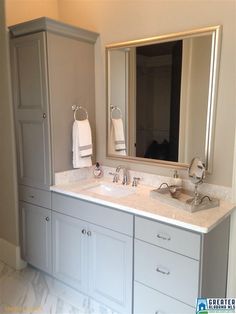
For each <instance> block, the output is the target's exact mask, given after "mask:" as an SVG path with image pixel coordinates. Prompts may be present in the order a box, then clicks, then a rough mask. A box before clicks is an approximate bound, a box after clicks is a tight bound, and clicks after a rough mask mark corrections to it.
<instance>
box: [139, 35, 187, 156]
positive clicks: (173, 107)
mask: <svg viewBox="0 0 236 314" xmlns="http://www.w3.org/2000/svg"><path fill="white" fill-rule="evenodd" d="M182 47H183V41H182V40H178V41H171V42H167V43H162V44H160V43H158V44H154V45H147V46H141V47H137V48H136V75H137V76H136V80H137V81H136V84H137V85H136V86H137V88H136V101H137V103H136V105H137V107H136V122H137V123H136V156H137V157H145V158H151V159H159V160H167V161H178V154H179V121H180V94H181V71H182Z"/></svg>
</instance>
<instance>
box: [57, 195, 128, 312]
mask: <svg viewBox="0 0 236 314" xmlns="http://www.w3.org/2000/svg"><path fill="white" fill-rule="evenodd" d="M52 208H53V213H52V226H53V227H52V235H53V236H52V238H53V275H54V276H55V277H56V278H58V279H60V280H62V281H64V282H65V283H67V284H69V285H71V286H72V287H74V288H76V289H78V290H80V291H81V292H83V293H85V294H86V295H88V296H89V297H92V298H94V299H95V300H97V301H99V302H101V303H103V304H105V305H106V306H108V307H110V308H111V309H114V310H115V311H117V312H118V313H126V314H128V313H129V314H131V312H132V286H133V285H132V274H133V271H132V269H133V267H132V265H133V217H132V215H130V214H127V213H122V212H119V211H117V210H114V209H112V208H107V207H105V206H101V205H97V204H93V203H89V202H86V201H82V200H79V199H74V198H71V197H66V196H62V195H59V194H57V193H52ZM68 215H69V216H68Z"/></svg>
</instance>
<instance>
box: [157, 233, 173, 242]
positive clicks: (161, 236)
mask: <svg viewBox="0 0 236 314" xmlns="http://www.w3.org/2000/svg"><path fill="white" fill-rule="evenodd" d="M157 238H158V239H162V240H166V241H170V240H171V237H170V236H164V235H162V234H160V233H158V234H157Z"/></svg>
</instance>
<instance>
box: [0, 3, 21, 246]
mask: <svg viewBox="0 0 236 314" xmlns="http://www.w3.org/2000/svg"><path fill="white" fill-rule="evenodd" d="M8 61H9V60H8V42H7V33H6V31H5V16H4V2H3V1H0V69H1V71H0V95H1V99H0V102H1V103H0V145H1V153H0V238H4V239H5V240H7V241H9V242H11V243H13V244H18V211H17V202H16V200H17V195H16V166H15V165H16V159H15V147H14V140H13V138H14V136H13V133H14V131H13V121H12V120H13V119H12V109H11V97H10V83H9V79H10V78H9V63H8Z"/></svg>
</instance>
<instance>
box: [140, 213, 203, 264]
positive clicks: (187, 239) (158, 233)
mask: <svg viewBox="0 0 236 314" xmlns="http://www.w3.org/2000/svg"><path fill="white" fill-rule="evenodd" d="M135 238H137V239H140V240H144V241H146V242H149V243H152V244H155V245H158V246H160V247H163V248H165V249H168V250H171V251H174V252H177V253H180V254H183V255H186V256H189V257H192V258H195V259H197V260H199V259H200V243H201V236H200V234H197V233H194V232H190V231H186V230H183V229H179V228H176V227H172V226H169V225H166V224H164V223H159V222H156V221H153V220H148V219H145V218H140V217H135Z"/></svg>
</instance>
